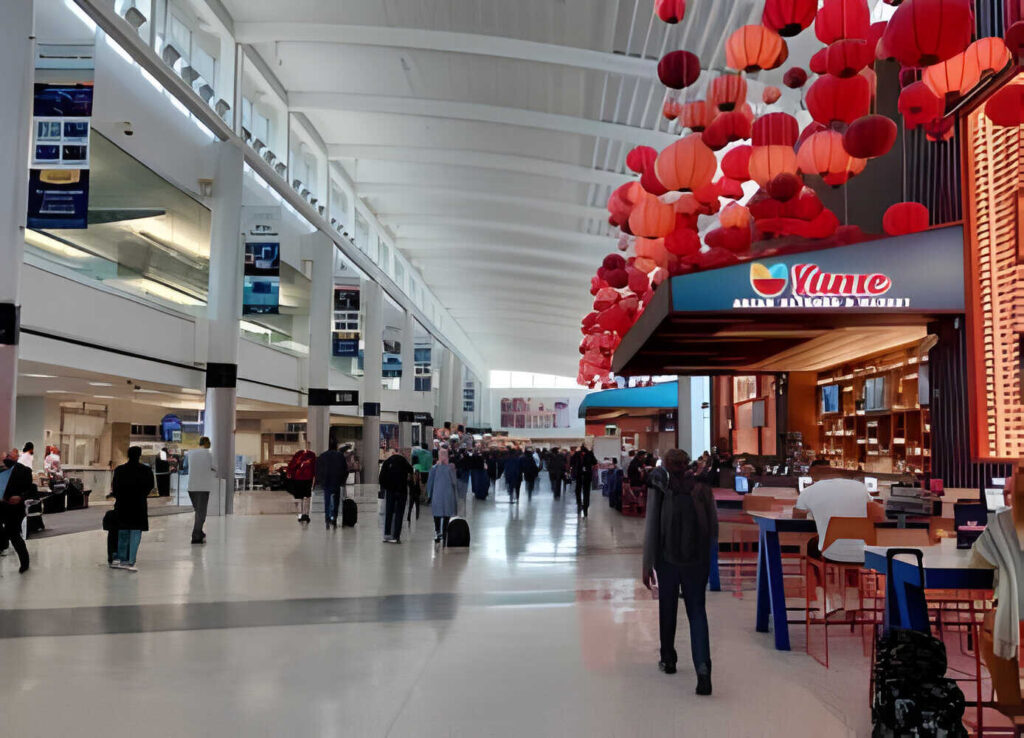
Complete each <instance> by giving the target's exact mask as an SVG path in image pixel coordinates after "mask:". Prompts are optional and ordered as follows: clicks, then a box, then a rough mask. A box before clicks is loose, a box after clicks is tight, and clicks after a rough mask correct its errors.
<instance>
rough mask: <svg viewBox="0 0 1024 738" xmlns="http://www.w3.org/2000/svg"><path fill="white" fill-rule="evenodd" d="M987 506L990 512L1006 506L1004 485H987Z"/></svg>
mask: <svg viewBox="0 0 1024 738" xmlns="http://www.w3.org/2000/svg"><path fill="white" fill-rule="evenodd" d="M985 507H986V508H987V509H988V511H989V512H995V511H996V510H1002V509H1003V508H1004V507H1006V501H1005V500H1004V498H1003V488H1002V487H998V488H996V487H987V488H986V489H985Z"/></svg>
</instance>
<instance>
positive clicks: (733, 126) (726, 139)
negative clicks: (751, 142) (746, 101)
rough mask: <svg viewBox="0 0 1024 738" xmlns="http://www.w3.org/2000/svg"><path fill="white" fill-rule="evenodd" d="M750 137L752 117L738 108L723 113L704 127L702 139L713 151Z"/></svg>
mask: <svg viewBox="0 0 1024 738" xmlns="http://www.w3.org/2000/svg"><path fill="white" fill-rule="evenodd" d="M748 138H750V119H749V118H747V116H745V115H743V113H741V112H739V111H738V110H733V111H730V112H728V113H721V114H720V115H718V116H717V117H716V118H715V119H714V120H713V121H711V125H710V126H708V127H707V128H706V129H704V132H703V133H702V134H701V140H702V141H704V143H705V144H706V145H707V147H708V148H709V149H711V150H712V151H721V150H722V149H724V148H725V147H726V146H728V145H729V144H730V143H732V142H733V141H742V140H745V139H748Z"/></svg>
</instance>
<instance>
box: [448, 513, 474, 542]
mask: <svg viewBox="0 0 1024 738" xmlns="http://www.w3.org/2000/svg"><path fill="white" fill-rule="evenodd" d="M444 545H445V546H446V547H448V548H469V523H467V522H466V519H465V518H452V519H451V520H450V521H448V534H447V536H445V543H444Z"/></svg>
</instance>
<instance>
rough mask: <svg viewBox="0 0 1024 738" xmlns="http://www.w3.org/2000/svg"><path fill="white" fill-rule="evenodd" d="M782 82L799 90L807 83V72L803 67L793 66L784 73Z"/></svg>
mask: <svg viewBox="0 0 1024 738" xmlns="http://www.w3.org/2000/svg"><path fill="white" fill-rule="evenodd" d="M782 84H784V85H786V87H788V88H789V89H791V90H799V89H800V88H801V87H803V86H804V85H805V84H807V72H806V71H805V70H804V69H803V67H791V68H790V69H787V70H786V73H785V74H784V75H782Z"/></svg>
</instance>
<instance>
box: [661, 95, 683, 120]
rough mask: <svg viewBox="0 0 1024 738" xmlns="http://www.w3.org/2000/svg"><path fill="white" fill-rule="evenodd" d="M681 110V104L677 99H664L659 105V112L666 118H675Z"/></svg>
mask: <svg viewBox="0 0 1024 738" xmlns="http://www.w3.org/2000/svg"><path fill="white" fill-rule="evenodd" d="M682 112H683V104H682V103H681V102H679V101H678V100H666V101H665V104H664V105H662V106H661V114H662V115H663V116H665V119H666V120H675V119H676V118H678V117H679V115H680V113H682Z"/></svg>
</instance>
